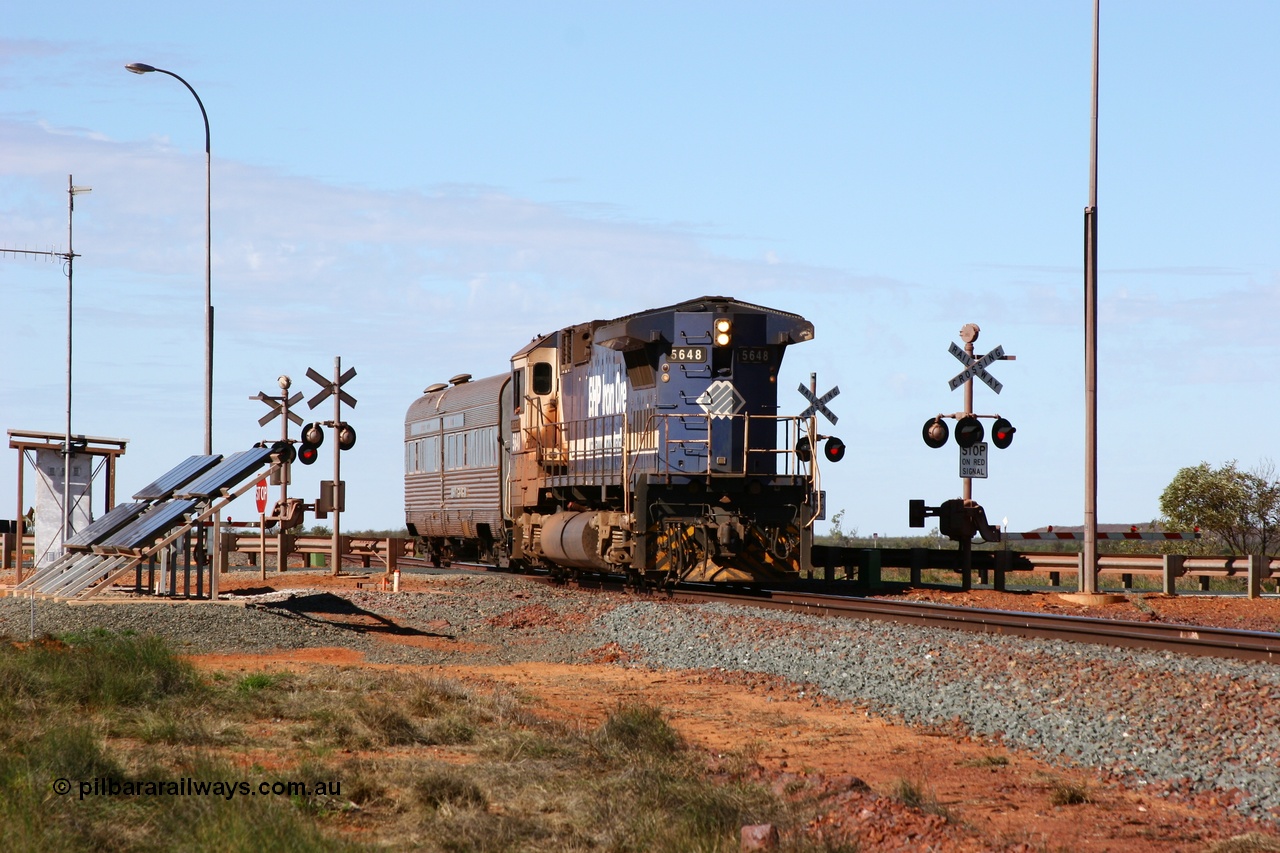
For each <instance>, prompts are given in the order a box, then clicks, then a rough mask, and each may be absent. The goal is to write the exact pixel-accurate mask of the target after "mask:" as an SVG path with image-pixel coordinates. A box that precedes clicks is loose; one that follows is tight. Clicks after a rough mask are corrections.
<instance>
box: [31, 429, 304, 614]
mask: <svg viewBox="0 0 1280 853" xmlns="http://www.w3.org/2000/svg"><path fill="white" fill-rule="evenodd" d="M283 449H284V445H283V443H277V444H275V445H272V446H269V447H254V448H251V449H249V450H243V451H240V452H239V453H233V454H231V455H230V456H226V457H223V456H221V455H216V454H215V455H213V456H191V457H188V458H187V459H186V460H184V461H183V462H181V463H179V464H178V465H177V466H175V467H174V468H172V469H171V470H169V471H168V472H167V473H165V474H164V475H163V476H161V477H160V478H159V479H157V480H155V481H154V482H152V483H150V484H149V485H147V486H145V487H144V488H142V489H140V490H139V491H138V492H137V493H135V494H134V495H133V500H132V502H130V503H126V504H120V505H119V506H116V507H114V508H112V509H111V510H110V511H109V512H107V514H106V515H103V516H102V517H101V518H99V519H97V520H96V521H94V522H93V523H92V524H90V525H89V526H88V527H86V528H85V529H84V530H81V531H80V532H79V533H77V534H76V535H75V536H73V537H71V538H69V539H68V540H67V542H66V553H65V554H63V556H62V557H61V558H59V559H58V560H57V561H56V562H54V563H52V564H50V565H48V566H45V567H44V568H41V569H38V570H37V571H36V572H35V573H34V574H32V575H30V576H28V577H27V578H25V579H22V580H20V581H19V582H18V583H16V584H15V585H14V586H13V588H12V589H10V590H9V591H8V594H9V595H15V596H27V595H30V596H36V597H40V598H51V599H56V600H70V599H81V600H83V599H88V598H91V597H93V596H95V595H98V594H99V593H101V592H102V591H103V590H105V589H107V588H109V587H111V586H112V585H114V584H116V583H118V582H119V581H120V580H122V579H123V578H124V577H125V576H126V575H127V574H128V573H129V572H131V571H132V572H134V573H135V587H136V588H138V589H145V590H147V591H160V592H165V593H167V592H170V591H172V590H174V589H176V586H177V584H176V580H177V575H176V572H177V555H178V552H179V547H178V546H179V545H181V549H180V550H181V553H182V554H184V555H186V557H187V578H186V579H187V581H188V583H187V584H186V586H187V593H186V594H189V580H190V578H189V571H190V565H191V556H192V554H193V553H194V555H195V561H194V562H195V566H196V568H197V573H196V596H197V597H204V596H205V587H204V583H203V577H204V570H205V569H206V568H208V569H210V571H209V583H208V596H209V597H215V596H216V595H217V573H216V572H215V571H213V570H212V567H213V566H216V565H217V554H216V553H211V551H214V550H216V548H217V547H218V537H216V536H209V535H208V530H209V529H210V528H216V521H217V520H218V518H219V516H220V514H221V511H222V508H223V507H225V506H226V505H227V504H229V503H230V502H231V501H233V500H235V498H237V497H239V496H240V495H241V494H243V493H244V492H246V491H248V490H249V489H251V488H253V487H254V485H255V484H256V482H257V480H258V479H259V478H260V477H261V476H263V475H264V474H266V473H267V472H268V471H269V470H270V469H271V468H272V467H273V466H276V465H279V464H280V454H281V452H282V451H283ZM210 522H214V523H213V524H210ZM210 544H211V545H212V548H210V547H209V545H210ZM157 564H159V578H158V580H159V583H158V586H153V583H154V582H155V581H156V569H157ZM144 565H146V566H147V568H148V583H146V584H145V585H144V584H143V580H142V575H143V566H144Z"/></svg>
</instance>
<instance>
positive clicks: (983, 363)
mask: <svg viewBox="0 0 1280 853" xmlns="http://www.w3.org/2000/svg"><path fill="white" fill-rule="evenodd" d="M948 352H950V353H951V354H952V355H954V356H955V357H956V359H957V360H958V361H959V362H960V363H961V364H963V365H964V366H965V369H964V370H962V371H960V372H959V373H957V374H956V375H955V376H954V377H952V379H951V381H950V382H948V383H947V385H949V386H950V387H951V390H952V391H954V390H956V389H957V388H959V387H960V386H961V385H963V384H964V383H966V382H968V381H969V380H970V379H974V378H977V379H981V380H982V381H983V382H985V383H987V387H989V388H990V389H991V390H992V391H995V392H996V393H997V394H999V393H1000V389H1001V388H1003V387H1004V385H1003V384H1001V382H1000V380H999V379H996V378H995V377H994V376H992V375H991V374H990V373H987V370H986V368H987V366H988V365H990V364H991V363H992V362H994V361H1000V360H1001V359H1003V358H1004V347H1003V346H998V347H996V348H995V349H993V350H992V351H991V352H989V353H987V354H986V355H984V356H983V357H982V358H974V357H973V356H971V355H969V354H968V353H967V352H965V351H964V350H962V349H960V347H958V346H956V345H955V342H954V341H953V342H952V343H951V348H950V349H949V350H948Z"/></svg>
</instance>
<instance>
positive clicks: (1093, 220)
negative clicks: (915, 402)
mask: <svg viewBox="0 0 1280 853" xmlns="http://www.w3.org/2000/svg"><path fill="white" fill-rule="evenodd" d="M1100 5H1101V0H1094V2H1093V104H1092V106H1093V110H1092V116H1091V120H1090V123H1089V206H1088V207H1086V208H1085V209H1084V548H1083V549H1082V550H1081V553H1080V579H1079V581H1078V583H1077V585H1076V589H1077V590H1078V591H1079V592H1081V593H1083V594H1084V595H1093V594H1095V593H1097V591H1098V12H1099V6H1100Z"/></svg>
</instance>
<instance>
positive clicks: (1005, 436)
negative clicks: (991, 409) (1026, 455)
mask: <svg viewBox="0 0 1280 853" xmlns="http://www.w3.org/2000/svg"><path fill="white" fill-rule="evenodd" d="M1017 431H1018V430H1017V429H1016V428H1015V427H1014V425H1013V424H1011V423H1009V421H1007V420H1006V419H1004V418H996V422H995V423H993V424H992V425H991V443H992V444H994V445H995V446H996V447H998V448H1000V449H1001V450H1003V449H1005V448H1006V447H1008V446H1009V445H1010V444H1013V434H1014V433H1015V432H1017Z"/></svg>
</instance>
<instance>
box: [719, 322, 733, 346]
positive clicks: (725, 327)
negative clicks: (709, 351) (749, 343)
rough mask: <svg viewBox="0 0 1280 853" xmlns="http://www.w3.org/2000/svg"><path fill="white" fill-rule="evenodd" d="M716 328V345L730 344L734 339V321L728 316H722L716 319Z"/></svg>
mask: <svg viewBox="0 0 1280 853" xmlns="http://www.w3.org/2000/svg"><path fill="white" fill-rule="evenodd" d="M715 330H716V337H715V339H716V346H718V347H727V346H728V345H729V341H730V340H732V339H733V335H732V332H733V323H732V322H731V321H730V320H729V318H728V317H721V318H719V319H718V320H716V325H715Z"/></svg>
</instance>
